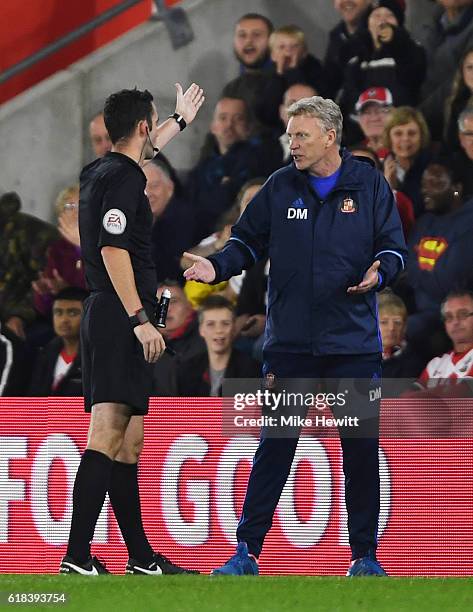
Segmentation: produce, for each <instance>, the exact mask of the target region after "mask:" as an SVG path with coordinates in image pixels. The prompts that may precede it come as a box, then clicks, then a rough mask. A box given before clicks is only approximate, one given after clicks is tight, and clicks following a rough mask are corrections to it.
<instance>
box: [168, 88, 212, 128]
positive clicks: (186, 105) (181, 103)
mask: <svg viewBox="0 0 473 612" xmlns="http://www.w3.org/2000/svg"><path fill="white" fill-rule="evenodd" d="M175 85H176V90H177V94H176V113H177V114H178V115H182V117H183V118H184V121H185V122H186V123H187V124H189V123H191V122H192V121H194V119H195V116H196V115H197V113H198V111H199V108H200V107H201V106H202V104H203V103H204V100H205V96H204V91H203V89H202V88H201V87H199V86H198V85H196V84H195V83H192V85H191V86H190V87H189V88H188V89H187V91H185V92H184V91H183V90H182V85H181V84H180V83H175Z"/></svg>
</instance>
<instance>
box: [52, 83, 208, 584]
mask: <svg viewBox="0 0 473 612" xmlns="http://www.w3.org/2000/svg"><path fill="white" fill-rule="evenodd" d="M176 89H177V99H176V112H175V113H174V114H173V115H171V116H170V117H169V118H168V119H167V120H166V121H164V122H163V123H162V124H161V125H158V113H157V110H156V106H155V104H154V103H153V97H152V95H151V94H150V93H149V92H148V91H146V90H145V91H139V90H137V89H133V90H122V91H119V92H117V93H114V94H112V95H111V96H110V97H109V98H108V99H107V101H106V103H105V108H104V119H105V125H106V127H107V130H108V133H109V135H110V138H111V141H112V143H113V148H112V151H111V152H110V153H107V154H106V155H105V157H103V158H101V159H97V160H95V161H94V162H92V163H91V164H89V165H88V166H86V167H85V168H84V169H83V170H82V173H81V177H80V205H79V229H80V237H81V248H82V258H83V261H84V266H85V273H86V279H87V284H88V286H89V288H90V290H91V295H90V297H89V298H88V299H87V301H86V303H85V308H84V316H83V320H82V325H81V353H82V360H83V362H82V367H83V387H84V397H85V410H86V412H89V413H91V418H90V428H89V438H88V444H87V449H86V450H85V452H84V454H83V455H82V459H81V462H80V465H79V469H78V471H77V475H76V480H75V483H74V492H73V512H72V523H71V531H70V535H69V544H68V548H67V554H66V556H65V557H64V558H63V559H62V562H61V565H60V572H61V573H75V574H83V575H97V574H107V573H109V572H108V571H107V569H106V568H105V566H104V564H103V563H101V562H100V561H99V560H98V559H97V557H95V556H94V557H91V554H90V542H91V540H92V538H93V535H94V530H95V525H96V522H97V519H98V516H99V514H100V511H101V509H102V506H103V503H104V499H105V494H106V493H107V492H108V494H109V497H110V502H111V504H112V507H113V511H114V512H115V516H116V518H117V521H118V524H119V526H120V530H121V532H122V535H123V538H124V540H125V543H126V546H127V549H128V553H129V560H128V563H127V566H126V573H129V574H147V575H160V574H179V573H189V570H185V569H183V568H180V567H178V566H176V565H174V564H173V563H172V562H171V561H169V560H168V559H166V557H164V556H163V555H161V554H159V553H156V552H154V551H153V549H152V548H151V546H150V544H149V542H148V539H147V537H146V535H145V532H144V529H143V523H142V518H141V508H140V497H139V491H138V467H137V466H138V458H139V455H140V452H141V449H142V446H143V416H144V415H145V414H147V412H148V399H149V394H150V390H151V381H152V377H151V369H152V364H153V363H155V362H156V361H157V360H158V359H159V357H160V356H161V355H162V353H163V351H164V349H165V344H164V340H163V338H162V336H161V334H160V333H159V331H158V330H157V329H156V327H155V326H154V324H153V322H154V311H155V308H156V290H157V282H156V272H155V269H154V265H153V263H152V260H151V257H150V250H151V228H152V222H153V216H152V213H151V209H150V205H149V202H148V198H147V196H146V191H145V187H146V177H145V175H144V173H143V171H142V170H141V167H140V166H141V164H142V163H143V161H144V160H145V159H147V158H151V157H152V156H153V155H154V151H155V150H156V148H157V147H159V148H160V149H161V148H162V147H164V146H165V145H166V144H167V143H168V142H169V141H170V140H171V139H172V138H174V136H176V135H177V134H178V133H179V132H180V131H182V130H183V129H184V128H185V127H186V125H187V124H189V123H191V122H192V121H193V120H194V118H195V116H196V114H197V112H198V110H199V108H200V107H201V105H202V103H203V101H204V96H203V92H202V89H200V87H199V86H198V85H196V84H195V83H194V84H192V85H191V86H190V87H189V88H188V89H187V91H186V92H185V93H184V92H183V90H182V87H181V85H180V84H179V83H176Z"/></svg>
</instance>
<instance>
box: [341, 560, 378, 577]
mask: <svg viewBox="0 0 473 612" xmlns="http://www.w3.org/2000/svg"><path fill="white" fill-rule="evenodd" d="M347 576H350V577H353V576H387V574H386V572H385V571H384V570H383V568H382V567H381V565H380V563H379V562H378V561H376V559H371V557H362V558H361V559H356V560H355V561H352V564H351V565H350V567H349V569H348V572H347Z"/></svg>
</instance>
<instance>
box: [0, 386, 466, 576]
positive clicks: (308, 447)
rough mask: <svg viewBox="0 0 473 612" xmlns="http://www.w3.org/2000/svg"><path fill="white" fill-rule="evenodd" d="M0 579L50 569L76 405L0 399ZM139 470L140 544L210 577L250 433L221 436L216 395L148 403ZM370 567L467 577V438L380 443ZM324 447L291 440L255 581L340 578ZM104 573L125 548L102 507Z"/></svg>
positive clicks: (340, 506)
mask: <svg viewBox="0 0 473 612" xmlns="http://www.w3.org/2000/svg"><path fill="white" fill-rule="evenodd" d="M0 410H1V419H0V573H55V572H56V571H57V568H58V565H59V561H60V559H61V557H62V555H63V554H64V551H65V545H66V542H67V537H68V532H69V522H70V516H71V496H72V486H73V482H74V476H75V471H76V469H77V466H78V464H79V461H80V454H81V452H82V451H83V449H84V448H85V443H86V435H87V426H88V417H87V416H86V415H85V414H84V412H83V410H82V400H80V399H77V398H74V399H71V398H61V399H48V398H41V399H37V398H18V399H2V400H0ZM145 431H146V433H145V449H144V452H143V455H142V459H141V462H140V482H141V490H142V507H143V515H144V522H145V526H146V531H147V533H148V537H149V539H150V541H151V543H152V545H153V546H154V548H155V549H156V550H159V551H161V552H163V553H164V554H166V555H168V556H169V557H171V558H172V560H173V561H175V562H177V563H179V564H181V565H184V566H188V567H193V568H196V569H199V570H201V571H203V572H209V571H210V570H211V569H212V568H213V567H215V566H218V565H219V564H221V562H222V561H224V560H226V558H227V557H228V556H230V555H231V554H232V551H233V549H234V545H235V535H234V534H235V527H236V523H237V520H238V517H239V514H240V510H241V506H242V503H243V498H244V493H245V487H246V481H247V478H248V474H249V470H250V465H251V459H252V457H253V453H254V451H255V449H256V445H257V438H256V437H254V436H252V435H244V434H242V435H234V436H233V437H228V436H225V435H224V434H223V433H222V411H221V401H220V400H218V399H209V398H202V399H192V398H191V399H189V398H160V399H153V400H152V401H151V409H150V414H149V415H148V416H147V417H146V420H145ZM381 449H382V450H381V452H380V464H381V474H382V512H381V520H380V536H379V541H380V546H379V551H378V552H379V555H378V556H379V558H380V560H381V562H382V564H383V565H384V566H385V567H386V569H387V571H388V572H389V573H390V574H391V575H393V576H465V575H472V574H473V521H472V510H471V509H472V508H473V487H472V476H473V442H472V440H471V439H460V438H452V439H449V440H447V439H404V440H401V439H394V438H390V439H384V440H382V441H381ZM345 523H346V512H345V509H344V501H343V474H342V466H341V452H340V446H339V442H338V440H337V439H336V438H327V439H318V438H316V437H313V436H310V435H307V436H304V437H303V438H301V441H300V443H299V446H298V450H297V454H296V458H295V461H294V465H293V469H292V472H291V476H290V479H289V481H288V483H287V485H286V488H285V490H284V492H283V495H282V498H281V501H280V504H279V506H278V509H277V512H276V516H275V521H274V526H273V528H272V530H271V532H270V534H269V536H268V538H267V540H266V543H265V547H264V551H263V554H262V556H261V558H260V569H261V573H262V574H307V575H343V574H344V573H345V572H346V569H347V566H348V563H349V558H350V550H349V547H348V534H347V531H346V527H345ZM93 551H94V553H95V554H98V555H99V556H102V557H104V559H105V560H106V562H107V567H108V568H110V569H111V571H112V572H116V573H123V572H124V567H125V563H126V559H127V553H126V548H125V546H124V543H123V540H122V538H121V535H120V532H119V530H118V527H117V525H116V522H115V519H114V517H113V512H112V510H111V509H110V507H109V504H108V503H107V504H106V506H105V508H104V510H103V512H102V514H101V516H100V518H99V522H98V525H97V529H96V534H95V540H94V542H93Z"/></svg>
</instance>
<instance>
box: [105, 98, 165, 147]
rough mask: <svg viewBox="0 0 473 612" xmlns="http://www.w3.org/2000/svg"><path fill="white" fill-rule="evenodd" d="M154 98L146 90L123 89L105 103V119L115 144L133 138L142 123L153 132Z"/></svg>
mask: <svg viewBox="0 0 473 612" xmlns="http://www.w3.org/2000/svg"><path fill="white" fill-rule="evenodd" d="M152 101H153V96H152V95H151V93H150V92H149V91H148V90H147V89H145V90H144V91H140V90H139V89H136V87H135V89H122V90H121V91H117V92H116V93H113V94H112V95H111V96H109V97H108V98H107V100H106V101H105V106H104V109H103V118H104V121H105V127H106V128H107V131H108V133H109V135H110V140H111V141H112V143H113V144H115V143H116V142H118V141H119V140H122V139H124V138H128V137H129V136H131V135H132V134H133V132H134V130H135V128H136V126H137V125H138V123H139V122H140V121H146V123H147V124H148V127H149V129H150V130H151V127H152V126H151V117H152V114H153V106H152V104H151V103H152Z"/></svg>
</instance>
